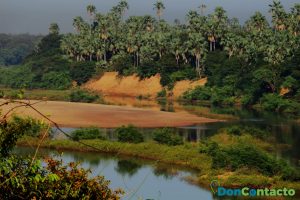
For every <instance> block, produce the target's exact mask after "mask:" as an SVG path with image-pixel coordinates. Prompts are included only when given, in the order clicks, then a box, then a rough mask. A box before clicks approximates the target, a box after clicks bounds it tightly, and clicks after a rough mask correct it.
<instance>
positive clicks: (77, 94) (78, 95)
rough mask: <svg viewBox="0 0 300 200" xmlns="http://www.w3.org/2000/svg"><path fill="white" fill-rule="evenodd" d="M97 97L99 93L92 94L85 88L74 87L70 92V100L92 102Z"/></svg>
mask: <svg viewBox="0 0 300 200" xmlns="http://www.w3.org/2000/svg"><path fill="white" fill-rule="evenodd" d="M98 99H99V95H97V94H92V93H90V92H88V91H85V90H80V89H75V90H73V91H72V92H71V94H70V101H71V102H84V103H92V102H95V101H96V100H98Z"/></svg>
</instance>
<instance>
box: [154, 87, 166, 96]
mask: <svg viewBox="0 0 300 200" xmlns="http://www.w3.org/2000/svg"><path fill="white" fill-rule="evenodd" d="M156 97H157V98H166V97H167V90H166V89H165V88H164V89H162V90H161V91H160V92H158V93H157V95H156Z"/></svg>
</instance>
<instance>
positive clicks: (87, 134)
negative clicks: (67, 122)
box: [71, 128, 105, 141]
mask: <svg viewBox="0 0 300 200" xmlns="http://www.w3.org/2000/svg"><path fill="white" fill-rule="evenodd" d="M71 136H72V139H73V140H75V141H79V140H93V139H102V140H104V139H105V137H104V136H103V135H102V132H101V131H100V130H99V128H81V129H78V130H75V131H73V132H72V133H71Z"/></svg>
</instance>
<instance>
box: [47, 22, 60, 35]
mask: <svg viewBox="0 0 300 200" xmlns="http://www.w3.org/2000/svg"><path fill="white" fill-rule="evenodd" d="M49 34H53V35H58V34H59V26H58V24H57V23H51V24H50V26H49Z"/></svg>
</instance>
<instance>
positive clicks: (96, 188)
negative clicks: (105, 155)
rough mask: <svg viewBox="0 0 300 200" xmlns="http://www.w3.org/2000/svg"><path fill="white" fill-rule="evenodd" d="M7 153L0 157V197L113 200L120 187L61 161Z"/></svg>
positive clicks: (118, 194) (116, 197) (115, 199)
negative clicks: (112, 185) (44, 163)
mask: <svg viewBox="0 0 300 200" xmlns="http://www.w3.org/2000/svg"><path fill="white" fill-rule="evenodd" d="M45 162H46V167H45V166H44V165H42V164H41V162H40V161H35V162H33V163H32V160H31V159H22V158H19V157H14V156H12V157H9V158H5V159H1V161H0V171H1V175H0V182H1V184H0V190H1V193H0V199H86V200H88V199H91V200H94V199H95V200H117V199H120V195H122V194H123V192H122V191H121V190H116V191H113V190H111V189H110V188H109V181H107V180H105V179H104V177H102V176H97V177H95V178H89V173H90V172H89V171H88V170H84V169H82V168H79V167H78V164H75V163H70V164H68V165H67V166H63V164H62V161H57V160H53V159H51V158H50V159H47V160H45Z"/></svg>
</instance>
